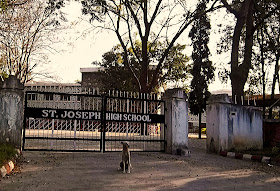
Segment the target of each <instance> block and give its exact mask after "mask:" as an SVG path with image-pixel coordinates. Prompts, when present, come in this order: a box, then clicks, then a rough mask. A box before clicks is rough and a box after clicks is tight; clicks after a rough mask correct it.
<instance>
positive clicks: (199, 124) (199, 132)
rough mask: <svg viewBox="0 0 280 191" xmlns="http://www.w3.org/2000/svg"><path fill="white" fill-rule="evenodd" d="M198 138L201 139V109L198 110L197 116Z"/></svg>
mask: <svg viewBox="0 0 280 191" xmlns="http://www.w3.org/2000/svg"><path fill="white" fill-rule="evenodd" d="M198 129H199V131H198V138H199V139H201V109H199V114H198Z"/></svg>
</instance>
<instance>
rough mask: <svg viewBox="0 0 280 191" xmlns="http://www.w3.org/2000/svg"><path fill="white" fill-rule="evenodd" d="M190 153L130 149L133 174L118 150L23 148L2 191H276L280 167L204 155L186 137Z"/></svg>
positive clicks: (201, 148)
mask: <svg viewBox="0 0 280 191" xmlns="http://www.w3.org/2000/svg"><path fill="white" fill-rule="evenodd" d="M189 146H190V148H191V151H192V154H191V157H181V156H173V155H169V154H163V153H132V165H133V169H132V172H131V174H123V173H122V172H121V171H119V170H118V164H119V162H120V159H121V156H120V153H116V152H114V153H52V152H24V153H23V154H24V162H23V164H22V169H21V171H22V172H21V173H19V174H16V175H12V176H10V177H7V178H4V179H1V181H0V190H1V191H21V190H22V191H33V190H34V191H37V190H38V191H51V190H54V191H57V190H58V191H60V190H62V191H64V190H65V191H69V190H70V191H71V190H73V191H74V190H75V191H77V190H83V191H84V190H97V191H107V190H108V191H109V190H110V191H114V190H117V191H122V190H125V191H128V190H137V191H138V190H145V191H149V190H163V191H164V190H174V191H178V190H191V191H195V190H213V191H214V190H238V191H240V190H254V191H263V190H267V191H274V190H275V191H279V190H280V167H279V166H273V167H269V166H268V165H266V164H261V163H257V162H251V161H241V160H237V159H230V158H224V157H221V156H218V155H213V154H206V152H205V140H197V139H189Z"/></svg>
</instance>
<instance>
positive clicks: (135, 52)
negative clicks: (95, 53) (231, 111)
mask: <svg viewBox="0 0 280 191" xmlns="http://www.w3.org/2000/svg"><path fill="white" fill-rule="evenodd" d="M165 48H166V44H164V43H161V42H156V43H155V42H154V43H148V57H149V60H150V63H157V61H158V60H159V59H160V57H161V56H160V55H161V54H162V52H163V51H164V50H165ZM184 49H185V45H180V44H177V45H175V46H174V47H172V49H171V50H170V53H169V55H168V56H167V58H166V60H165V61H164V62H163V67H162V68H161V70H160V75H159V80H158V84H156V86H155V87H153V91H156V89H157V87H159V86H161V85H164V84H166V83H167V82H178V81H180V82H184V81H185V80H187V79H188V77H189V72H190V65H189V64H187V62H188V61H189V58H188V57H187V56H186V55H185V54H184V53H183V51H184ZM141 51H142V44H141V42H140V41H135V42H134V48H132V47H129V48H128V50H127V52H126V53H127V55H125V53H124V51H123V50H122V48H121V46H120V45H117V46H115V47H114V48H113V49H112V50H111V51H109V52H106V53H105V54H103V59H102V62H93V64H94V65H98V66H101V67H103V68H104V69H105V70H104V71H103V74H104V75H102V76H101V78H102V80H101V82H102V83H103V84H104V85H105V87H106V88H105V89H106V90H110V89H111V90H112V89H118V90H124V91H139V84H138V82H137V80H136V78H135V76H134V75H136V77H137V78H138V77H139V76H140V74H141V69H142V65H141V63H140V62H139V61H138V59H137V58H136V57H141ZM124 56H127V57H128V61H129V66H127V65H125V63H124ZM130 67H132V68H133V71H134V73H132V72H131V70H130ZM155 67H157V66H156V65H150V68H149V70H148V79H149V81H150V80H151V78H152V75H153V70H154V69H155Z"/></svg>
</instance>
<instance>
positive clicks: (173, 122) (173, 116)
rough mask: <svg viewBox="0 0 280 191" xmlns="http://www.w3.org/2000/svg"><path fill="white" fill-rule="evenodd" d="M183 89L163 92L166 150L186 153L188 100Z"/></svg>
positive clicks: (181, 153)
mask: <svg viewBox="0 0 280 191" xmlns="http://www.w3.org/2000/svg"><path fill="white" fill-rule="evenodd" d="M186 99H187V96H186V93H185V92H184V90H183V89H177V88H176V89H169V90H167V91H166V92H165V94H164V96H163V100H164V101H165V108H166V113H165V122H166V129H165V140H166V143H167V144H166V152H167V153H171V154H180V155H187V154H188V152H187V150H188V102H187V100H186Z"/></svg>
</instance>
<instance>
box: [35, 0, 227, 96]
mask: <svg viewBox="0 0 280 191" xmlns="http://www.w3.org/2000/svg"><path fill="white" fill-rule="evenodd" d="M62 11H64V12H65V13H66V17H67V19H68V22H67V23H65V24H66V25H69V24H72V25H71V26H72V27H71V28H69V29H66V30H65V31H63V32H60V33H59V34H58V36H57V37H58V38H59V39H60V42H59V43H56V44H54V48H55V49H58V50H59V52H55V53H52V54H49V55H48V57H49V64H48V65H44V66H42V67H41V68H38V70H44V71H48V72H49V73H50V74H51V75H52V76H54V79H55V81H56V82H61V83H74V82H75V81H77V80H78V81H81V73H80V68H86V67H93V65H92V64H91V63H92V62H93V61H96V60H101V58H102V54H103V53H105V52H107V51H109V50H110V49H111V48H112V47H113V46H114V45H116V44H118V43H119V42H118V40H117V38H116V36H115V34H114V33H109V32H107V31H103V32H102V33H100V34H94V33H89V34H87V35H85V33H86V31H88V29H89V28H91V25H90V24H89V23H88V20H87V19H85V18H84V16H82V14H81V5H80V4H79V3H77V2H71V4H67V5H66V7H65V8H64V9H63V10H62ZM81 18H83V20H81ZM216 19H217V18H216ZM77 21H79V22H77ZM73 23H76V24H75V25H73ZM187 34H188V33H186V35H185V36H188V35H187ZM211 39H212V42H210V44H209V46H210V49H215V46H216V43H217V42H216V41H217V38H216V37H215V34H212V37H211ZM181 40H182V39H181ZM180 43H181V41H180ZM186 44H187V45H190V42H189V40H188V41H187V42H186ZM190 54H191V51H190V52H189V53H187V55H188V56H190ZM212 59H214V61H213V62H217V61H218V60H221V59H222V58H218V57H217V55H213V56H212ZM223 59H224V58H223ZM226 59H229V58H226ZM216 73H217V72H216ZM37 81H39V80H37ZM209 89H210V90H211V91H217V90H223V89H225V90H226V91H227V92H228V91H229V90H230V89H231V88H230V85H229V84H227V85H224V84H221V82H220V81H219V80H218V79H217V78H216V80H215V81H214V83H212V84H211V85H210V86H209Z"/></svg>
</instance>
